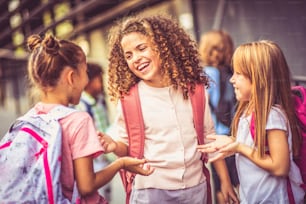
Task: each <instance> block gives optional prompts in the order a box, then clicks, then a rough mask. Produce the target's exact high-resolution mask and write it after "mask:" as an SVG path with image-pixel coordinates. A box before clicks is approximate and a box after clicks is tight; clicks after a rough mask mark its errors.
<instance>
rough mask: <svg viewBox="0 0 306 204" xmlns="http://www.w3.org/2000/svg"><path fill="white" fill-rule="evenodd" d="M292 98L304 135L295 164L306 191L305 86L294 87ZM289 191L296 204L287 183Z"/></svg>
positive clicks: (290, 199) (253, 129) (251, 129)
mask: <svg viewBox="0 0 306 204" xmlns="http://www.w3.org/2000/svg"><path fill="white" fill-rule="evenodd" d="M291 90H292V97H293V100H294V109H295V114H296V117H297V119H298V123H299V127H300V131H301V135H302V145H301V149H300V153H299V157H298V158H295V159H294V162H295V163H296V165H297V166H298V167H299V169H300V171H301V175H302V179H303V184H302V185H301V187H302V188H303V189H304V190H305V191H306V98H305V97H306V88H305V87H303V86H293V87H292V88H291ZM250 131H251V135H252V137H253V138H254V136H255V122H254V117H253V116H252V119H251V124H250ZM287 188H288V189H287V190H288V196H289V201H290V204H294V203H295V202H294V197H293V193H292V189H291V185H290V181H289V179H288V181H287Z"/></svg>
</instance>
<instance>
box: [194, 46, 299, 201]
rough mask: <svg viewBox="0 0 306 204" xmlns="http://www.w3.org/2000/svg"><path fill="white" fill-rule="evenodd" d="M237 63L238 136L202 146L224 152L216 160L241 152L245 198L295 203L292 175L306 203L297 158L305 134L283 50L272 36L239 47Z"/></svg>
mask: <svg viewBox="0 0 306 204" xmlns="http://www.w3.org/2000/svg"><path fill="white" fill-rule="evenodd" d="M233 67H234V75H233V76H232V78H231V80H230V81H231V83H232V84H233V86H234V88H235V94H236V98H237V100H238V101H239V104H238V109H237V112H236V115H235V117H234V120H233V123H232V137H221V136H211V137H209V138H211V139H214V140H215V142H213V143H211V144H209V145H204V146H199V150H200V151H202V152H216V151H217V152H219V154H218V155H217V156H216V157H215V158H213V159H211V161H214V160H216V159H218V158H222V157H225V156H228V155H231V154H234V153H235V154H236V165H237V170H238V176H239V180H240V189H239V195H240V199H241V203H275V204H281V203H283V204H285V203H289V199H288V194H287V179H288V181H290V185H291V188H292V191H293V194H294V199H295V203H303V197H304V191H303V189H301V188H300V187H299V185H300V184H301V182H302V179H301V175H300V172H299V169H298V167H297V166H296V164H295V163H294V162H293V157H294V156H297V153H298V152H299V146H300V140H301V138H300V135H299V133H298V129H297V127H298V126H297V123H296V118H295V115H294V108H293V101H292V100H291V81H290V70H289V67H288V65H287V62H286V59H285V56H284V54H283V52H282V51H281V49H280V47H279V46H278V45H277V44H276V43H274V42H271V41H258V42H252V43H247V44H243V45H241V46H239V47H238V48H237V49H236V51H235V52H234V56H233ZM252 117H253V119H254V125H255V131H254V132H255V133H254V139H253V138H252V133H251V131H250V124H251V123H252V124H253V122H251V119H252ZM252 132H253V131H252Z"/></svg>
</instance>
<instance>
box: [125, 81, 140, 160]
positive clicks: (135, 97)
mask: <svg viewBox="0 0 306 204" xmlns="http://www.w3.org/2000/svg"><path fill="white" fill-rule="evenodd" d="M121 105H122V111H123V115H124V118H125V125H126V129H127V133H128V135H129V155H130V156H133V157H137V158H140V159H141V158H142V157H143V151H144V136H145V135H144V122H143V117H142V111H141V105H140V100H139V93H138V86H137V84H136V85H135V86H133V87H132V88H131V89H130V93H129V95H127V96H125V97H124V98H123V99H122V100H121ZM140 121H141V122H140Z"/></svg>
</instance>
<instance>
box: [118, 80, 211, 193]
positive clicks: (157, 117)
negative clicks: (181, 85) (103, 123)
mask: <svg viewBox="0 0 306 204" xmlns="http://www.w3.org/2000/svg"><path fill="white" fill-rule="evenodd" d="M138 87H139V95H140V102H141V108H142V113H143V118H144V124H145V147H144V157H145V158H146V159H148V160H149V161H150V162H149V163H150V165H151V166H152V167H154V168H155V171H154V173H153V174H152V175H150V176H147V177H146V176H141V175H136V178H135V185H134V187H135V188H136V189H143V188H158V189H167V190H177V189H184V188H188V187H193V186H196V185H198V184H200V183H202V182H204V181H205V179H206V178H205V176H204V175H203V173H202V162H201V160H200V157H201V154H200V153H199V152H198V151H197V149H196V146H197V134H196V130H195V128H194V123H193V113H192V106H191V103H190V100H184V99H183V96H182V93H181V92H179V91H175V90H174V89H173V88H172V87H165V88H154V87H150V86H148V85H146V84H145V83H143V82H142V81H141V82H139V86H138ZM206 99H207V93H206ZM205 107H209V106H208V102H207V100H206V105H205ZM118 112H119V114H118V115H117V118H116V125H117V128H118V136H119V138H120V140H121V141H123V142H124V143H126V144H127V143H128V140H127V131H126V129H125V123H124V119H123V115H122V109H121V104H119V105H118ZM214 132H215V131H214V124H213V121H212V119H211V114H210V110H209V108H205V116H204V135H207V134H213V133H214Z"/></svg>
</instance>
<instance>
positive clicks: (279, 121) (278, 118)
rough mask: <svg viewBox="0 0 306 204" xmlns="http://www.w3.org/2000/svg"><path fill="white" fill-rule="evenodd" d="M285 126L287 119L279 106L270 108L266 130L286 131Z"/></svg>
mask: <svg viewBox="0 0 306 204" xmlns="http://www.w3.org/2000/svg"><path fill="white" fill-rule="evenodd" d="M286 124H287V117H286V115H285V113H284V111H283V109H282V108H281V106H278V105H276V106H272V108H271V110H270V113H269V116H268V120H267V126H266V129H281V130H286V129H287V128H286Z"/></svg>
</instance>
